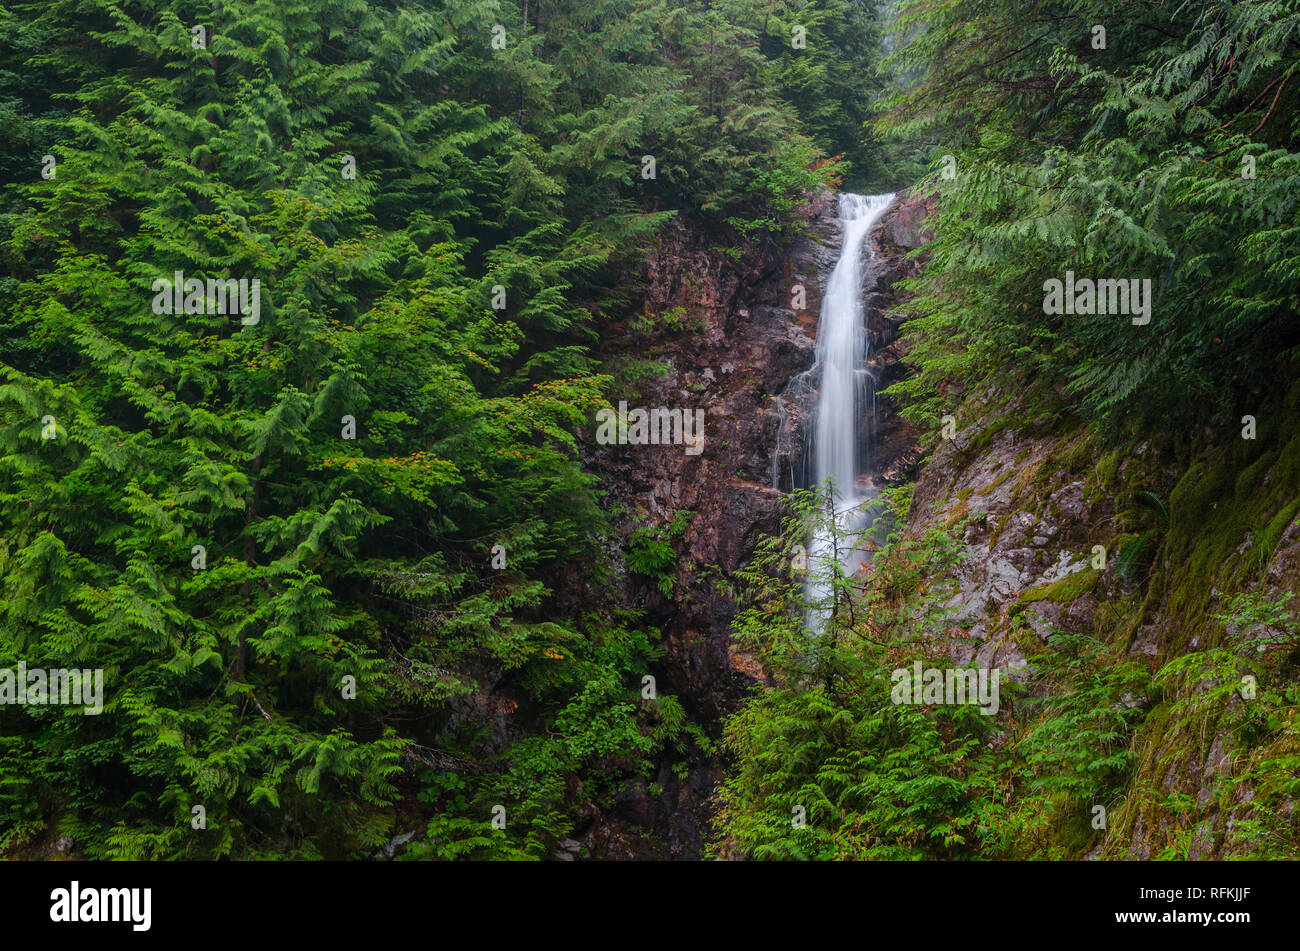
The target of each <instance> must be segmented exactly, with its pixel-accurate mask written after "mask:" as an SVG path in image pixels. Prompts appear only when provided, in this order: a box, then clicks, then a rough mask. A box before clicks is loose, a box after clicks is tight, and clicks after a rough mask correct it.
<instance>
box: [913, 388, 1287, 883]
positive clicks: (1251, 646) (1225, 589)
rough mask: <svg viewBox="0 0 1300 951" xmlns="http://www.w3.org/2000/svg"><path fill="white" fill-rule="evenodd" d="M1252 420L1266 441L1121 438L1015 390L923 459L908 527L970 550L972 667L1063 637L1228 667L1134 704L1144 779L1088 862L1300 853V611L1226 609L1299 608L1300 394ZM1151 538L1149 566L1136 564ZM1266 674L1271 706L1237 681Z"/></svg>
mask: <svg viewBox="0 0 1300 951" xmlns="http://www.w3.org/2000/svg"><path fill="white" fill-rule="evenodd" d="M1290 378H1291V379H1294V378H1295V374H1294V373H1293V374H1292V375H1291V377H1290ZM1242 411H1243V412H1246V411H1251V412H1253V414H1254V415H1255V416H1256V417H1257V418H1258V420H1260V421H1261V425H1260V427H1259V432H1258V434H1257V436H1256V438H1254V439H1246V438H1243V433H1242V427H1241V425H1240V424H1239V423H1237V422H1236V418H1237V417H1238V416H1240V415H1241V413H1237V414H1235V415H1233V416H1227V417H1226V418H1225V422H1224V423H1223V425H1221V426H1218V427H1210V428H1207V429H1205V430H1202V431H1198V432H1195V433H1180V434H1176V435H1175V434H1164V438H1160V439H1156V438H1150V437H1148V438H1143V437H1140V436H1128V437H1125V436H1116V435H1114V434H1110V435H1108V436H1107V437H1105V438H1104V439H1103V438H1102V437H1100V436H1099V435H1098V434H1096V433H1095V432H1093V431H1092V430H1091V429H1090V428H1089V427H1087V426H1085V425H1084V424H1083V423H1081V422H1080V421H1079V420H1078V419H1077V418H1075V417H1074V416H1073V415H1072V412H1071V408H1070V405H1069V401H1068V400H1067V399H1065V398H1063V397H1062V395H1061V394H1059V393H1057V392H1055V391H1053V390H1051V389H1050V388H1046V387H1043V386H1041V385H1036V384H1035V383H1034V381H1023V380H1021V381H1016V382H1015V383H1012V382H1003V383H1000V384H993V385H987V386H984V387H982V388H980V389H978V390H976V391H971V392H967V393H965V394H962V395H960V396H959V397H957V398H956V399H955V400H954V405H953V407H952V410H951V413H952V415H953V416H954V417H955V419H956V432H955V435H954V437H953V438H951V439H938V440H936V441H935V442H934V444H933V449H932V451H930V452H929V453H928V454H927V455H926V457H925V458H924V459H923V461H922V462H921V464H920V465H919V466H918V467H917V474H916V481H915V486H914V495H913V501H912V505H911V510H910V516H909V523H908V526H907V530H908V532H909V533H911V534H912V535H913V536H914V537H920V536H921V535H922V534H923V533H924V532H925V530H926V529H928V528H931V527H935V526H943V527H946V528H948V529H949V530H951V531H953V532H955V533H956V534H957V535H958V536H959V537H960V538H961V540H962V542H963V544H964V547H965V554H966V558H965V559H964V560H963V561H962V563H961V564H960V565H959V566H958V567H957V568H956V569H955V570H954V571H953V573H952V576H951V580H952V581H954V582H955V585H956V594H955V597H954V598H953V601H952V606H953V608H954V614H953V616H952V618H951V626H950V627H949V629H948V631H947V633H948V635H949V637H950V647H949V653H950V654H951V656H952V657H953V658H954V659H955V660H956V661H958V662H959V663H966V662H969V661H971V660H974V661H975V662H976V663H977V664H979V665H980V666H989V667H998V668H1001V669H1003V670H1004V671H1007V670H1014V669H1015V668H1017V667H1021V666H1023V665H1024V664H1025V662H1026V659H1025V654H1026V649H1027V647H1028V646H1029V642H1030V641H1032V640H1035V639H1036V640H1037V641H1039V642H1041V644H1043V645H1046V646H1048V647H1049V648H1050V647H1051V645H1052V643H1053V641H1052V638H1054V637H1055V636H1056V634H1057V632H1058V631H1063V632H1069V633H1077V634H1087V635H1091V636H1093V637H1096V638H1098V639H1099V640H1100V641H1101V642H1103V643H1104V644H1105V645H1107V648H1108V650H1109V651H1110V652H1111V653H1112V654H1113V655H1114V656H1116V657H1118V658H1120V659H1128V660H1134V661H1137V662H1138V663H1140V664H1142V665H1144V666H1145V667H1146V669H1147V670H1148V671H1149V672H1150V673H1151V674H1153V675H1154V674H1156V673H1157V672H1159V671H1160V670H1161V669H1162V668H1164V667H1165V665H1167V664H1169V663H1170V662H1171V661H1175V660H1179V659H1182V660H1184V661H1196V662H1197V663H1198V664H1200V663H1202V662H1203V663H1204V664H1206V665H1208V666H1204V667H1202V668H1200V669H1205V670H1208V669H1211V668H1212V667H1214V666H1215V665H1217V668H1218V671H1217V673H1215V674H1214V675H1213V676H1200V675H1199V674H1198V675H1196V676H1192V677H1190V678H1184V679H1182V680H1172V681H1170V682H1169V683H1167V684H1166V685H1165V686H1164V687H1156V688H1153V689H1151V690H1150V691H1148V692H1147V693H1145V694H1144V695H1142V696H1133V697H1126V698H1125V700H1124V702H1125V703H1126V704H1133V705H1139V706H1141V707H1142V708H1143V714H1144V715H1143V716H1142V718H1141V720H1140V722H1139V725H1138V727H1137V730H1136V733H1135V734H1134V735H1133V736H1132V738H1131V741H1130V742H1129V744H1128V754H1129V756H1130V757H1131V767H1130V772H1129V774H1128V776H1127V779H1126V783H1125V787H1124V789H1123V791H1122V793H1121V794H1120V795H1118V796H1117V797H1115V798H1114V799H1112V800H1110V801H1107V802H1105V803H1102V804H1100V805H1104V806H1105V807H1106V809H1107V811H1108V814H1109V818H1108V822H1107V825H1106V828H1105V829H1097V830H1095V831H1094V832H1093V833H1092V835H1091V838H1090V839H1089V840H1088V841H1087V842H1086V843H1080V842H1076V843H1073V844H1072V846H1071V848H1072V854H1073V856H1074V857H1076V858H1103V859H1152V858H1162V857H1163V858H1191V859H1213V858H1230V857H1233V856H1242V855H1255V856H1259V857H1278V856H1280V855H1291V856H1294V855H1295V854H1296V850H1297V840H1296V831H1297V830H1296V818H1297V816H1296V813H1295V801H1294V791H1295V787H1296V782H1297V779H1296V777H1297V774H1298V773H1300V770H1297V765H1300V735H1298V733H1297V729H1296V724H1295V723H1294V722H1293V721H1287V722H1278V720H1279V719H1282V720H1286V718H1287V717H1289V714H1287V713H1286V710H1287V706H1286V704H1285V703H1283V704H1282V706H1281V707H1280V708H1278V707H1274V706H1272V705H1273V704H1275V703H1276V702H1278V701H1279V699H1280V698H1281V697H1282V695H1283V692H1284V691H1285V690H1286V689H1287V688H1288V687H1289V686H1290V687H1293V686H1294V683H1295V681H1296V680H1297V679H1298V675H1300V651H1295V650H1293V647H1294V644H1295V643H1296V641H1295V637H1296V633H1297V632H1296V629H1295V620H1294V619H1295V613H1296V612H1295V611H1294V605H1291V606H1290V607H1289V610H1291V612H1292V617H1291V621H1290V622H1289V624H1288V623H1287V622H1278V623H1275V624H1270V623H1268V622H1258V621H1246V622H1243V623H1232V622H1231V621H1228V622H1225V621H1224V620H1223V619H1222V618H1221V616H1232V615H1233V611H1234V604H1236V603H1237V599H1238V598H1239V597H1240V596H1242V595H1248V596H1254V597H1255V598H1256V599H1257V603H1258V604H1260V605H1263V606H1264V611H1265V613H1267V610H1268V608H1269V606H1275V607H1278V608H1279V610H1283V611H1285V610H1288V608H1287V607H1286V600H1285V599H1286V598H1287V597H1288V594H1289V593H1290V592H1294V591H1296V590H1297V588H1300V519H1297V515H1298V514H1300V385H1294V386H1292V387H1290V389H1289V391H1282V392H1277V393H1276V394H1275V398H1274V400H1273V402H1272V403H1271V404H1270V405H1267V406H1259V407H1249V408H1245V409H1243V410H1242ZM1265 421H1266V422H1265ZM1162 504H1163V506H1164V513H1163V514H1162V513H1161V511H1160V508H1161V505H1162ZM1140 536H1145V537H1146V538H1149V539H1150V541H1149V543H1148V547H1147V549H1146V552H1147V554H1146V556H1145V558H1144V559H1143V560H1142V561H1140V562H1139V563H1138V565H1137V567H1136V569H1133V568H1130V569H1129V570H1126V571H1121V570H1120V565H1119V558H1118V555H1119V553H1120V551H1121V550H1123V549H1124V548H1125V546H1126V545H1128V544H1130V543H1132V542H1133V541H1134V540H1136V539H1137V538H1138V537H1140ZM1094 546H1101V548H1102V549H1104V553H1105V555H1104V557H1105V566H1104V568H1100V569H1099V568H1097V567H1095V564H1096V562H1095V561H1094V559H1096V558H1097V553H1098V550H1097V548H1095V547H1094ZM1288 643H1289V644H1290V646H1289V647H1288V646H1286V645H1287V644H1288ZM1215 651H1221V652H1222V653H1220V654H1214V653H1212V652H1215ZM1239 661H1241V662H1242V663H1239ZM1245 661H1249V662H1250V663H1251V664H1253V665H1256V666H1253V667H1247V666H1244V662H1245ZM1248 669H1249V670H1254V671H1256V674H1255V676H1256V677H1257V681H1258V685H1257V690H1258V695H1257V696H1256V697H1254V698H1250V697H1247V696H1246V695H1245V694H1244V693H1243V690H1241V689H1238V688H1239V686H1241V685H1239V683H1238V680H1239V679H1240V678H1239V675H1241V674H1242V673H1244V672H1245V671H1246V670H1248ZM1248 692H1249V689H1248V688H1247V689H1246V691H1245V693H1248ZM1271 709H1278V710H1279V711H1280V714H1281V716H1280V718H1279V715H1278V714H1270V712H1269V711H1270V710H1271ZM1290 709H1292V710H1293V709H1294V707H1291V708H1290ZM1243 722H1246V723H1248V724H1249V727H1248V730H1249V731H1252V733H1253V735H1254V739H1252V741H1251V744H1250V746H1249V748H1247V747H1245V746H1243V745H1242V740H1241V734H1242V729H1241V724H1242V723H1243Z"/></svg>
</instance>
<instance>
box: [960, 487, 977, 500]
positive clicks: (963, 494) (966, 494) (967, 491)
mask: <svg viewBox="0 0 1300 951" xmlns="http://www.w3.org/2000/svg"><path fill="white" fill-rule="evenodd" d="M974 491H975V490H974V489H962V490H961V491H959V492H958V493H957V498H958V499H959V500H960V501H962V502H965V501H966V500H967V499H969V498H970V494H971V493H972V492H974Z"/></svg>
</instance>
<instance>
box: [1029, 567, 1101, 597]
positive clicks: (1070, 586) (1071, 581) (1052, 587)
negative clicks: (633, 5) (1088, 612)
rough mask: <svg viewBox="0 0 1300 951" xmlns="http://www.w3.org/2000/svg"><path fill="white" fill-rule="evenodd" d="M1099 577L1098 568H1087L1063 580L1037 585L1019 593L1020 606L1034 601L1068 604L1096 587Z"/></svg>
mask: <svg viewBox="0 0 1300 951" xmlns="http://www.w3.org/2000/svg"><path fill="white" fill-rule="evenodd" d="M1101 575H1102V572H1101V569H1100V568H1093V567H1091V566H1089V567H1087V568H1084V569H1083V570H1082V571H1075V572H1072V573H1070V574H1068V575H1066V576H1065V577H1064V578H1060V579H1058V580H1056V581H1053V582H1052V583H1051V584H1045V585H1039V586H1038V587H1035V588H1029V589H1028V590H1025V591H1022V592H1020V601H1021V603H1022V604H1030V603H1032V602H1034V601H1052V602H1055V603H1056V604H1070V603H1072V602H1074V601H1075V600H1076V599H1077V598H1081V597H1082V596H1083V595H1085V594H1087V593H1088V592H1089V591H1091V590H1092V589H1093V588H1095V587H1097V582H1098V581H1100V580H1101Z"/></svg>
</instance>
